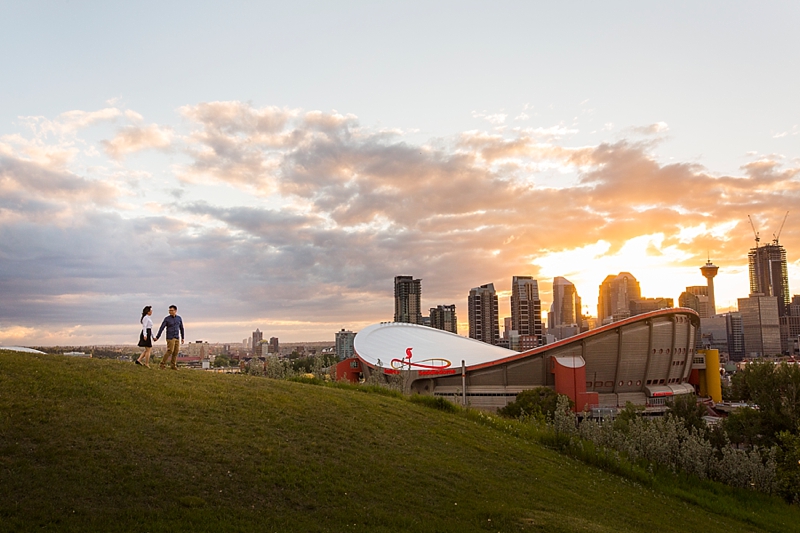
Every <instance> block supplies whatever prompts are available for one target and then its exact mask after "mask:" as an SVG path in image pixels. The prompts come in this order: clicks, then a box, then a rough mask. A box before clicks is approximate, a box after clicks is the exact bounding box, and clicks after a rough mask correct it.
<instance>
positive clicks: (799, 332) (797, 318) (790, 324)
mask: <svg viewBox="0 0 800 533" xmlns="http://www.w3.org/2000/svg"><path fill="white" fill-rule="evenodd" d="M780 323H781V351H782V352H783V353H785V354H788V355H794V353H795V349H794V347H795V343H798V342H800V295H797V294H795V295H794V296H792V301H791V303H790V304H789V306H788V314H787V315H785V316H782V317H780Z"/></svg>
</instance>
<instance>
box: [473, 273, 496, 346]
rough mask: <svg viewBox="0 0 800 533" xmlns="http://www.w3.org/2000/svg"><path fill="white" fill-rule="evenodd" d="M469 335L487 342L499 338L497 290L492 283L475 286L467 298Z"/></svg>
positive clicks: (493, 341) (491, 342)
mask: <svg viewBox="0 0 800 533" xmlns="http://www.w3.org/2000/svg"><path fill="white" fill-rule="evenodd" d="M467 307H468V313H469V337H470V338H471V339H478V340H479V341H483V342H486V343H489V344H497V342H498V341H499V340H500V320H499V316H498V312H497V292H495V290H494V283H488V284H486V285H481V286H480V287H475V288H474V289H471V290H470V291H469V298H468V299H467Z"/></svg>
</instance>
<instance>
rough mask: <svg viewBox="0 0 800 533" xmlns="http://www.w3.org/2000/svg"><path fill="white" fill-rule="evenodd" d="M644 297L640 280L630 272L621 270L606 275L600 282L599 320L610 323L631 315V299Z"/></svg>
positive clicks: (598, 299)
mask: <svg viewBox="0 0 800 533" xmlns="http://www.w3.org/2000/svg"><path fill="white" fill-rule="evenodd" d="M641 297H642V293H641V289H640V288H639V282H638V281H636V278H635V277H633V274H631V273H630V272H620V273H619V274H618V275H617V276H614V275H613V274H611V275H609V276H607V277H606V279H604V280H603V283H601V284H600V295H599V296H598V298H597V320H598V322H600V324H601V325H602V324H609V323H611V322H616V321H617V320H622V319H623V318H628V317H629V316H631V310H630V301H631V300H638V299H640V298H641Z"/></svg>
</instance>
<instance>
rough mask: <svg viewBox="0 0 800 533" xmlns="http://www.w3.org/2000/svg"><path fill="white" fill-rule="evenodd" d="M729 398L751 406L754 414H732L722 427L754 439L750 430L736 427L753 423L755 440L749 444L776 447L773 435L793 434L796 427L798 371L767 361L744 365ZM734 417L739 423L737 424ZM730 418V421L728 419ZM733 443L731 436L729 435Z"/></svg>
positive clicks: (799, 418)
mask: <svg viewBox="0 0 800 533" xmlns="http://www.w3.org/2000/svg"><path fill="white" fill-rule="evenodd" d="M731 381H732V391H731V397H732V398H733V399H734V400H737V401H744V402H749V403H754V404H756V405H757V406H758V410H757V412H755V413H750V412H748V413H745V414H739V413H738V412H737V413H734V415H732V417H733V418H734V420H731V421H730V422H728V421H727V420H726V423H728V424H730V425H731V428H730V429H728V428H727V427H726V430H727V431H728V433H729V434H731V432H732V431H734V430H739V429H741V430H742V435H743V436H745V437H747V438H746V439H745V440H749V437H751V436H754V435H752V433H753V428H745V427H740V426H741V425H742V424H743V423H751V424H752V423H755V424H757V426H758V431H759V434H758V437H757V438H756V440H755V442H753V444H760V445H772V444H776V443H777V435H778V434H779V433H781V432H783V431H788V432H790V433H795V434H796V433H797V428H798V424H799V423H800V367H798V365H789V364H787V363H782V364H780V365H776V364H774V363H772V362H770V361H757V362H752V363H750V364H748V365H747V366H746V367H745V368H743V369H742V370H740V371H739V372H737V373H736V374H734V376H733V378H732V380H731ZM737 416H738V417H739V418H740V419H741V420H737V419H736V418H737ZM729 418H731V417H729ZM732 439H733V435H732Z"/></svg>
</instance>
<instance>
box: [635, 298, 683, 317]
mask: <svg viewBox="0 0 800 533" xmlns="http://www.w3.org/2000/svg"><path fill="white" fill-rule="evenodd" d="M670 307H674V304H673V301H672V298H637V299H635V300H631V301H630V302H628V308H629V310H630V316H634V315H641V314H644V313H649V312H651V311H658V310H659V309H668V308H670Z"/></svg>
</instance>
